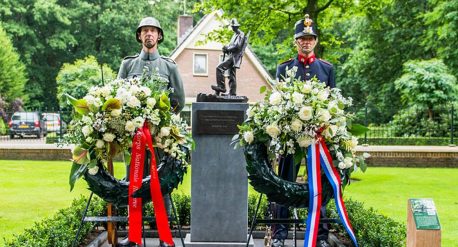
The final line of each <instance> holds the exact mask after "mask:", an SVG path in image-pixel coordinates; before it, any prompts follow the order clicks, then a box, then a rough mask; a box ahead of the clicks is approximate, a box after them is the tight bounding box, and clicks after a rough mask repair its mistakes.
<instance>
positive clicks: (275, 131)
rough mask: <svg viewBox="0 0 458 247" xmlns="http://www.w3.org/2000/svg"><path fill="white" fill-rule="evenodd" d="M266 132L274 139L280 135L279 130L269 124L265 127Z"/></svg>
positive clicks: (274, 125)
mask: <svg viewBox="0 0 458 247" xmlns="http://www.w3.org/2000/svg"><path fill="white" fill-rule="evenodd" d="M266 132H267V134H268V135H270V136H271V137H272V138H276V137H277V136H278V135H279V134H280V129H279V128H278V126H277V125H276V124H270V125H268V126H267V127H266Z"/></svg>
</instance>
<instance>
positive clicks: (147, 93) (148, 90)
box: [142, 87, 151, 97]
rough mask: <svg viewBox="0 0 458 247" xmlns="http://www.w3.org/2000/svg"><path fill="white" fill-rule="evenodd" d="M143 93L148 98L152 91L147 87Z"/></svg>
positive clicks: (143, 89) (143, 88)
mask: <svg viewBox="0 0 458 247" xmlns="http://www.w3.org/2000/svg"><path fill="white" fill-rule="evenodd" d="M142 91H143V93H144V94H145V96H146V97H148V96H150V95H151V89H149V88H147V87H142Z"/></svg>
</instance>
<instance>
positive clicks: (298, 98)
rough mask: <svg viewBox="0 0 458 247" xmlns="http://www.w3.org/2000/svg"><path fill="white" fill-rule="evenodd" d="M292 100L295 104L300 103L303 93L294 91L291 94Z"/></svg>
mask: <svg viewBox="0 0 458 247" xmlns="http://www.w3.org/2000/svg"><path fill="white" fill-rule="evenodd" d="M292 98H293V102H294V104H296V105H300V104H302V101H303V100H304V95H303V94H301V93H298V92H294V93H293V95H292Z"/></svg>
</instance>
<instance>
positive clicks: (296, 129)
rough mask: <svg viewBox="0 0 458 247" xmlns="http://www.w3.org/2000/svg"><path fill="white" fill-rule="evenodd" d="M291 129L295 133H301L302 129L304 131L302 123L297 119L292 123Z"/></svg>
mask: <svg viewBox="0 0 458 247" xmlns="http://www.w3.org/2000/svg"><path fill="white" fill-rule="evenodd" d="M291 129H292V130H293V131H294V132H299V131H301V129H302V121H301V120H299V119H297V118H295V119H293V121H291Z"/></svg>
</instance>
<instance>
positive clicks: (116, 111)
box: [110, 109, 122, 117]
mask: <svg viewBox="0 0 458 247" xmlns="http://www.w3.org/2000/svg"><path fill="white" fill-rule="evenodd" d="M121 113H122V109H113V110H112V111H111V113H110V115H111V116H113V117H119V116H120V115H121Z"/></svg>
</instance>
